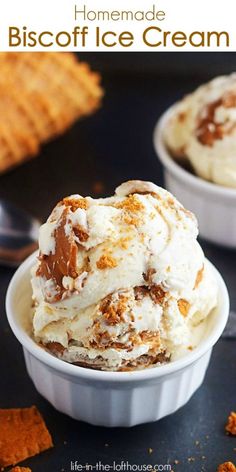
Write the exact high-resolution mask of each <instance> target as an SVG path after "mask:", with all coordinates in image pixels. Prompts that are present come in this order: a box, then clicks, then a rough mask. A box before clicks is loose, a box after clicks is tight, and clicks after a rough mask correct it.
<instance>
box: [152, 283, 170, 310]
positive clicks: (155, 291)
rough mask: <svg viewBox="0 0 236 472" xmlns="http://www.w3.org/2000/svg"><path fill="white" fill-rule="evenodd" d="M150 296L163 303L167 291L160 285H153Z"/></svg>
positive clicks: (156, 301)
mask: <svg viewBox="0 0 236 472" xmlns="http://www.w3.org/2000/svg"><path fill="white" fill-rule="evenodd" d="M150 296H151V299H152V300H153V301H154V302H155V303H158V304H159V305H162V303H163V302H164V299H165V296H166V293H165V292H164V290H162V288H161V287H160V285H152V286H151V288H150Z"/></svg>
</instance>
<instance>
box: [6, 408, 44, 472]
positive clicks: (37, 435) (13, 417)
mask: <svg viewBox="0 0 236 472" xmlns="http://www.w3.org/2000/svg"><path fill="white" fill-rule="evenodd" d="M52 446H53V443H52V438H51V435H50V433H49V431H48V429H47V427H46V425H45V423H44V420H43V418H42V416H41V414H40V413H39V411H38V409H37V408H36V406H32V407H30V408H12V409H0V466H2V467H7V466H9V465H14V464H17V463H18V462H21V461H23V460H25V459H27V458H28V457H32V456H35V455H36V454H39V453H40V452H42V451H45V450H47V449H49V448H51V447H52Z"/></svg>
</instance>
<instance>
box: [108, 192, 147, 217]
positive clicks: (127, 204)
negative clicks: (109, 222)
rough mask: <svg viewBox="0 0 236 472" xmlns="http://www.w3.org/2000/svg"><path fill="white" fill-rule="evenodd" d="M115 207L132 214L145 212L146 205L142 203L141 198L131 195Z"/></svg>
mask: <svg viewBox="0 0 236 472" xmlns="http://www.w3.org/2000/svg"><path fill="white" fill-rule="evenodd" d="M114 207H115V208H118V209H122V210H127V211H130V212H131V213H135V212H138V211H143V210H144V205H143V204H142V203H141V202H140V200H139V198H138V197H137V196H136V195H133V194H130V195H129V196H128V197H126V198H125V199H124V200H123V201H121V202H118V203H115V204H114Z"/></svg>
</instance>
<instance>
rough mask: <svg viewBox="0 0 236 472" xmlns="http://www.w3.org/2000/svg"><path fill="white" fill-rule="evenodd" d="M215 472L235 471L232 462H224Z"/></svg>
mask: <svg viewBox="0 0 236 472" xmlns="http://www.w3.org/2000/svg"><path fill="white" fill-rule="evenodd" d="M217 472H236V467H235V465H234V464H233V463H232V462H224V464H220V465H219V467H218V469H217Z"/></svg>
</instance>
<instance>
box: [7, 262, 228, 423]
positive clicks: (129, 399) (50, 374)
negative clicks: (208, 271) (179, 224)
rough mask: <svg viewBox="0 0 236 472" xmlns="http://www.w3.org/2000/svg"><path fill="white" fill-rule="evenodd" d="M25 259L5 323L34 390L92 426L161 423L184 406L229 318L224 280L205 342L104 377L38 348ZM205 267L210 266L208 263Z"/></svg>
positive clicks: (11, 288) (15, 280) (10, 296)
mask: <svg viewBox="0 0 236 472" xmlns="http://www.w3.org/2000/svg"><path fill="white" fill-rule="evenodd" d="M35 259H36V254H33V255H32V256H30V257H29V258H28V259H26V261H25V262H24V263H23V264H22V265H21V266H20V267H19V268H18V270H17V271H16V273H15V275H14V276H13V278H12V280H11V282H10V285H9V288H8V292H7V298H6V310H7V316H8V321H9V323H10V326H11V329H12V331H13V332H14V334H15V336H16V337H17V339H18V340H19V342H20V343H21V344H22V346H23V350H24V356H25V361H26V367H27V370H28V373H29V376H30V377H31V379H32V381H33V383H34V385H35V387H36V389H37V390H38V392H39V393H41V395H42V396H43V397H45V398H46V399H47V400H48V401H49V402H50V403H51V404H52V405H53V406H54V407H55V408H56V409H57V410H59V411H61V412H63V413H66V414H67V415H69V416H71V417H73V418H75V419H78V420H82V421H86V422H88V423H91V424H96V425H102V426H133V425H136V424H140V423H147V422H150V421H156V420H158V419H160V418H163V417H164V416H166V415H169V414H170V413H173V412H174V411H176V410H177V409H178V408H180V407H181V406H183V405H184V404H185V403H186V402H187V401H188V400H189V399H190V398H191V396H192V395H193V393H194V392H195V391H196V390H197V389H198V387H200V385H201V383H202V381H203V379H204V376H205V372H206V369H207V366H208V363H209V359H210V356H211V350H212V347H213V346H214V344H215V343H216V342H217V340H218V339H219V337H220V335H221V333H222V331H223V329H224V327H225V324H226V321H227V318H228V313H229V298H228V293H227V289H226V287H225V284H224V281H223V279H222V277H221V276H220V274H219V273H218V271H217V270H216V269H215V268H214V267H213V266H212V269H213V271H214V273H215V276H216V280H217V283H218V285H219V303H218V307H217V309H215V310H214V311H213V312H212V313H211V314H210V315H209V318H208V321H207V325H206V331H205V337H204V339H203V340H202V341H201V343H200V344H199V346H198V347H197V348H196V349H194V350H193V351H189V353H188V354H187V355H185V356H184V357H183V358H181V359H179V360H177V361H173V362H170V363H169V364H165V365H162V366H160V367H154V368H149V369H146V370H139V371H133V372H104V371H99V370H91V369H87V368H83V367H78V366H76V365H72V364H68V363H66V362H64V361H62V360H60V359H58V358H56V357H54V356H53V355H52V354H50V353H48V352H47V351H46V350H44V349H43V348H42V347H40V346H39V345H38V344H37V343H36V342H35V341H34V340H33V338H32V336H31V315H32V307H31V305H32V303H31V286H30V269H31V267H32V265H33V264H34V263H35ZM207 264H210V263H209V262H207Z"/></svg>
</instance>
